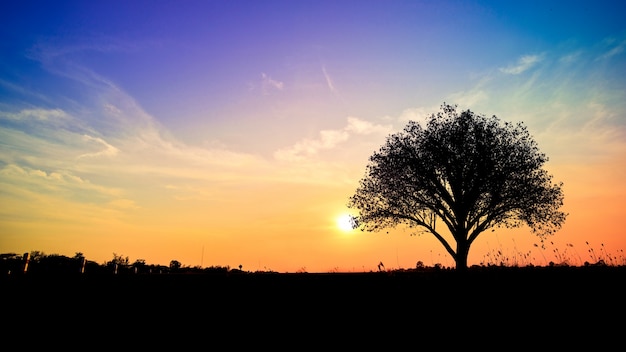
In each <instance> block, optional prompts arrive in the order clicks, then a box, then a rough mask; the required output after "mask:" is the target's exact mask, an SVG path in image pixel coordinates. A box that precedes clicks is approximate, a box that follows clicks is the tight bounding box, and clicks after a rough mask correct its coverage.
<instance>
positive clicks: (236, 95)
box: [0, 1, 626, 271]
mask: <svg viewBox="0 0 626 352" xmlns="http://www.w3.org/2000/svg"><path fill="white" fill-rule="evenodd" d="M1 7H2V11H0V20H1V21H2V23H3V26H2V28H1V29H0V50H1V52H2V55H1V56H0V141H1V142H0V184H1V185H2V187H3V189H4V191H3V192H1V193H0V201H1V203H2V204H3V207H2V208H0V232H1V233H2V234H1V235H0V236H2V237H0V251H2V252H14V251H15V252H21V251H29V250H41V251H44V252H50V253H61V254H67V255H73V253H74V252H77V251H80V252H84V253H85V254H86V256H87V257H88V258H89V257H93V258H96V260H98V261H103V260H108V259H111V258H112V253H113V252H116V253H117V254H120V253H123V254H127V255H129V256H131V257H139V258H143V259H146V260H147V261H148V262H161V263H165V264H167V263H168V262H169V260H170V259H177V260H179V261H181V262H182V263H184V264H187V263H188V264H190V265H194V264H198V263H197V258H198V256H199V255H198V252H199V249H198V248H201V247H207V248H213V249H212V252H211V255H209V254H208V253H207V254H206V255H205V256H204V257H205V258H213V260H215V262H214V263H211V264H219V265H231V266H237V265H238V264H239V263H240V262H245V261H247V262H246V263H247V264H246V265H247V267H255V266H256V267H265V266H271V267H273V268H280V269H281V270H286V271H294V270H297V269H299V268H302V267H306V268H308V269H307V270H312V271H315V270H318V271H324V270H328V269H329V268H334V267H340V268H342V269H346V270H347V269H350V268H361V267H365V266H367V267H368V268H369V267H374V266H375V265H376V264H377V263H378V261H379V259H377V258H380V257H385V256H391V259H389V260H396V258H397V257H398V256H397V255H396V253H394V252H395V251H397V247H398V246H400V248H403V249H404V250H405V252H404V253H403V254H402V255H401V256H400V257H401V258H403V259H402V260H397V262H398V265H399V266H412V265H413V264H414V262H415V261H416V260H417V259H418V258H424V257H427V256H432V252H431V251H432V250H437V251H440V250H441V249H440V248H439V247H438V245H437V244H436V243H432V242H428V240H427V239H423V238H421V237H420V238H419V239H417V240H416V238H415V237H413V236H408V235H407V234H406V232H403V231H401V230H399V232H398V235H397V239H394V240H392V241H389V240H385V239H381V238H380V237H381V236H378V237H376V235H371V234H367V235H365V234H359V235H356V234H349V235H350V236H346V234H342V233H338V231H336V229H334V225H333V221H334V220H333V219H334V218H335V217H336V216H338V215H340V214H341V213H342V212H344V211H345V210H344V208H343V206H344V205H345V203H346V201H347V197H348V196H349V195H350V194H351V192H352V191H354V189H355V187H356V186H357V184H358V179H359V178H360V177H361V176H362V175H363V172H364V170H365V165H366V163H367V158H368V156H369V155H370V154H371V153H372V152H373V151H375V150H376V149H378V147H380V146H381V145H382V144H383V143H384V139H385V137H386V135H388V134H389V133H393V132H395V131H399V130H401V129H402V127H403V126H404V124H405V123H406V122H407V121H408V120H409V119H417V120H420V119H423V118H424V117H425V116H427V115H428V114H431V113H435V112H437V111H438V109H439V106H440V105H441V104H442V103H443V102H444V101H445V102H447V103H453V104H458V105H459V107H461V108H469V109H471V110H472V111H475V112H478V113H483V114H486V115H494V114H495V115H497V116H498V117H500V118H501V119H503V120H507V121H514V122H517V121H523V122H524V123H525V124H526V125H527V126H528V127H529V130H530V132H531V134H532V135H533V136H534V137H535V138H536V139H537V141H538V143H539V146H540V148H541V149H542V151H544V152H545V153H546V154H547V155H548V156H549V158H550V163H549V165H548V168H549V169H550V171H551V172H552V173H553V175H554V177H555V179H556V180H557V181H558V180H562V181H564V183H565V195H566V207H567V208H568V210H569V212H570V214H571V215H570V217H569V219H568V224H567V225H566V226H565V227H564V228H563V230H562V231H561V233H559V234H558V235H557V237H555V239H558V242H559V243H562V244H565V243H576V244H582V243H585V242H586V241H593V243H597V244H600V243H606V244H607V246H608V245H610V248H611V249H612V250H613V251H619V250H620V249H621V248H623V247H624V246H625V245H626V240H625V239H624V234H623V232H622V230H621V229H623V228H624V225H625V224H624V220H622V219H623V218H624V217H623V209H624V202H623V200H622V199H623V196H624V195H626V190H625V188H624V186H623V184H622V183H623V181H622V180H623V177H624V176H626V175H625V173H626V171H625V170H624V160H626V143H625V142H626V139H625V138H624V137H625V136H624V128H625V124H626V115H625V113H626V106H625V105H626V99H625V98H626V84H625V81H624V80H623V77H626V65H625V63H626V61H625V53H624V49H625V46H626V26H625V25H624V23H623V18H622V17H623V16H622V14H623V13H624V7H625V6H624V5H623V4H621V3H619V2H614V1H594V2H590V1H568V2H550V1H541V2H540V1H536V2H533V1H530V2H523V3H519V2H501V1H493V2H490V1H76V2H72V1H61V2H38V1H22V2H15V3H9V4H3V5H1ZM59 209H63V211H59ZM598 218H601V219H603V220H598ZM592 219H593V220H592ZM592 223H593V224H592ZM598 229H601V231H600V230H598ZM597 232H599V233H601V234H596V233H597ZM86 233H90V234H86ZM590 233H594V235H593V236H591V235H590ZM500 236H501V237H502V238H506V240H504V239H501V238H500V237H498V240H495V239H494V238H493V237H491V238H490V239H489V237H488V236H485V237H486V238H487V239H486V240H485V242H482V243H481V244H477V247H479V248H477V249H475V252H476V254H475V255H474V257H472V256H471V255H470V259H472V258H473V259H474V261H480V260H481V259H482V258H484V257H483V256H484V253H485V252H487V251H489V249H488V248H493V244H494V242H499V241H500V240H502V242H506V246H507V247H508V248H510V247H511V243H510V242H509V237H510V236H508V235H505V234H502V235H500ZM519 236H520V238H527V237H529V236H530V235H529V234H526V233H522V234H519ZM559 236H560V237H559ZM590 236H591V237H590ZM596 236H600V238H596ZM346 237H348V238H349V239H346ZM516 238H517V237H516ZM487 241H491V242H490V243H491V247H489V246H488V244H489V243H487ZM533 241H536V240H535V239H532V238H531V239H528V240H526V242H525V244H524V245H526V246H528V247H529V248H531V250H532V244H533ZM147 243H150V244H147ZM390 243H391V244H390ZM518 243H519V242H518ZM394 246H395V247H396V250H395V251H394V248H393V247H394ZM520 246H522V244H520ZM207 251H208V249H207ZM251 258H252V259H251ZM320 258H324V259H320ZM422 260H423V261H424V262H427V260H424V259H422ZM259 263H266V264H259ZM203 264H204V265H207V264H209V263H207V262H205V263H203ZM427 264H428V263H427Z"/></svg>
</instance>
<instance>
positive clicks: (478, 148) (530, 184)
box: [348, 103, 567, 270]
mask: <svg viewBox="0 0 626 352" xmlns="http://www.w3.org/2000/svg"><path fill="white" fill-rule="evenodd" d="M547 161H548V158H547V157H546V155H545V154H543V153H541V152H539V149H538V147H537V143H536V142H535V141H534V140H533V138H532V137H531V136H530V134H529V132H528V130H527V128H526V127H525V126H524V125H523V124H522V123H517V124H512V123H509V122H502V121H501V120H500V119H499V118H498V117H496V116H492V117H490V118H488V117H485V116H484V115H479V114H476V113H474V112H472V111H470V110H466V111H461V112H457V107H456V106H451V105H447V104H445V103H444V104H443V105H442V106H441V111H440V112H438V113H436V114H432V115H431V116H430V117H429V118H428V119H427V122H426V126H425V127H422V125H420V124H419V123H418V122H415V121H410V122H409V123H408V124H407V125H406V127H405V128H404V130H403V131H401V132H399V133H396V134H392V135H390V136H389V137H388V138H387V141H386V143H385V144H384V145H383V146H382V147H381V148H380V150H379V151H378V152H375V153H374V154H373V155H372V156H371V157H370V159H369V164H368V165H367V168H366V173H365V176H364V177H363V178H362V179H361V181H360V184H359V187H358V188H357V190H356V191H355V193H354V195H352V196H351V197H350V199H349V202H348V206H349V207H350V208H354V209H357V210H358V211H359V215H358V217H357V218H356V220H357V225H358V226H359V227H361V228H362V230H364V231H379V230H382V229H383V228H389V227H396V226H398V225H406V226H408V227H413V228H414V227H419V228H420V229H421V230H424V231H426V232H428V233H431V234H432V235H434V236H435V237H436V238H437V239H438V240H439V241H440V242H441V244H442V245H443V246H444V247H445V249H446V250H447V251H448V253H450V255H451V256H452V257H453V259H454V260H455V262H456V267H457V269H461V270H464V269H467V257H468V254H469V249H470V246H471V244H472V243H473V242H474V241H475V240H476V238H477V237H478V235H480V234H481V233H483V232H484V231H485V230H487V229H490V228H495V227H501V226H505V227H509V228H511V227H519V226H521V225H524V224H525V225H528V227H529V228H530V229H531V230H532V231H533V232H534V233H535V234H537V235H539V236H546V235H549V234H553V233H554V232H556V231H557V230H558V229H560V227H561V225H562V223H563V222H564V221H565V218H566V215H567V214H565V213H563V212H562V211H560V210H559V209H560V207H561V206H562V205H563V198H564V197H563V192H562V189H561V188H562V183H553V182H552V176H551V175H549V174H548V173H547V171H545V170H544V169H543V168H542V167H543V165H544V164H545V163H546V162H547ZM438 222H439V223H443V224H445V228H447V229H448V230H449V232H450V234H451V235H452V238H453V239H454V241H455V242H456V248H453V247H452V245H453V243H452V242H448V240H446V238H445V236H444V235H443V233H442V232H440V231H441V229H440V228H437V227H436V224H437V223H438Z"/></svg>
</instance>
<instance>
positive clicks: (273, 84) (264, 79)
mask: <svg viewBox="0 0 626 352" xmlns="http://www.w3.org/2000/svg"><path fill="white" fill-rule="evenodd" d="M283 87H284V83H283V82H281V81H276V80H274V79H272V78H271V77H270V76H268V75H266V74H265V73H261V89H262V91H263V94H270V93H271V91H272V90H283Z"/></svg>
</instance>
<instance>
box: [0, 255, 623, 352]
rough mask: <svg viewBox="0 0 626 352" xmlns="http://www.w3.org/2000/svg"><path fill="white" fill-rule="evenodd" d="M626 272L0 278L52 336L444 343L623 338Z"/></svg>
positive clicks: (8, 301) (29, 317)
mask: <svg viewBox="0 0 626 352" xmlns="http://www.w3.org/2000/svg"><path fill="white" fill-rule="evenodd" d="M625 279H626V267H622V266H619V267H610V266H602V267H594V266H589V267H533V268H511V267H493V268H473V269H470V270H469V272H468V273H466V274H463V275H461V274H459V273H457V272H455V271H453V270H428V271H422V272H420V271H398V272H372V273H328V274H311V273H301V274H282V273H243V272H240V273H235V274H233V273H217V274H145V275H142V274H136V275H129V274H127V275H85V274H83V275H56V276H55V275H28V274H25V275H13V276H8V275H7V276H4V277H3V278H2V281H1V283H2V292H3V297H4V298H3V302H5V306H6V307H7V308H9V309H8V311H11V312H12V313H11V315H10V316H11V317H12V318H11V321H13V322H14V323H15V324H16V325H15V326H22V327H24V328H26V329H30V330H32V331H37V330H38V329H41V330H40V331H39V333H40V334H41V333H50V332H51V331H54V332H55V333H54V334H53V335H54V336H56V337H57V338H58V337H59V336H66V334H67V332H71V333H78V334H79V335H82V334H89V335H92V334H93V333H95V332H97V334H96V336H101V335H102V334H104V335H106V336H108V337H107V338H106V339H105V340H106V341H103V342H106V343H111V342H113V341H117V343H118V344H120V345H123V344H125V343H126V342H123V341H125V340H123V339H122V340H120V339H121V337H123V336H126V338H131V340H129V341H136V340H137V339H138V336H142V335H141V334H149V335H150V336H154V337H160V338H164V339H166V340H167V339H171V338H174V337H176V338H181V337H182V336H187V339H189V340H196V339H198V338H200V337H202V336H203V337H207V338H208V336H212V338H226V336H231V335H233V334H234V335H235V336H241V338H243V337H245V336H258V335H261V336H263V337H264V338H265V339H267V338H270V337H271V336H274V338H276V337H277V336H282V335H283V334H289V335H293V336H301V335H304V336H309V338H312V336H317V337H316V339H317V340H318V342H321V341H322V340H326V339H328V338H329V337H330V336H337V339H340V340H345V339H347V338H349V337H350V336H353V337H354V338H356V339H357V340H356V341H354V343H356V344H360V343H364V342H365V341H367V340H363V339H369V338H372V339H376V340H378V339H381V338H391V339H395V340H394V341H396V340H398V339H402V340H404V339H408V340H413V339H414V338H415V339H417V338H421V339H427V340H432V339H435V340H436V339H439V338H443V340H442V341H441V342H442V343H445V342H448V343H449V342H450V341H446V340H445V336H447V334H450V336H449V337H450V338H452V337H453V336H455V335H458V334H459V333H461V334H462V335H463V336H464V335H466V334H467V335H468V336H469V335H474V334H475V335H476V336H475V338H480V339H483V338H485V336H491V337H492V338H496V337H497V336H500V338H504V337H505V336H508V337H509V338H511V337H512V336H513V337H514V338H515V339H516V342H515V344H520V346H521V345H526V344H529V345H531V344H536V343H539V342H540V341H543V342H541V343H542V344H544V345H545V344H546V343H548V344H549V345H550V344H552V345H554V346H555V347H558V346H556V344H557V343H558V344H559V346H560V348H563V347H564V346H567V344H568V343H573V342H574V341H576V345H577V346H579V347H580V346H591V344H593V346H594V347H593V348H594V350H595V349H596V348H597V347H598V346H602V345H605V344H611V343H613V341H618V338H619V341H620V342H619V343H620V344H621V343H622V342H621V337H620V336H621V335H622V334H623V331H624V330H623V329H624V327H625V322H624V319H625V318H626V315H625V313H626V309H625V308H626V294H625V293H626V290H625V289H624V288H623V286H624V283H625ZM33 323H36V325H34V324H33ZM42 324H43V325H42ZM6 331H10V330H6V329H5V332H6ZM470 332H471V334H470ZM407 333H409V335H407ZM435 333H436V334H438V335H433V334H435ZM137 334H139V335H137ZM224 334H226V335H224ZM442 334H443V335H442ZM396 335H398V336H396ZM7 336H11V334H8V335H7ZM394 336H395V337H394ZM435 336H437V338H435ZM230 338H231V337H229V339H230ZM572 339H573V340H572ZM185 341H187V340H185ZM246 341H248V340H245V339H244V340H241V341H240V340H239V339H238V338H234V339H233V340H232V341H231V343H233V344H235V345H233V346H236V345H237V344H238V343H244V342H246ZM280 341H281V342H284V341H283V340H280ZM338 341H339V340H338ZM154 342H155V341H154V340H150V343H154ZM248 342H250V341H248ZM344 342H345V341H344ZM415 342H416V341H413V343H415ZM457 342H459V341H457ZM477 342H478V340H468V341H467V343H472V344H473V343H477ZM531 342H532V343H531ZM144 343H147V342H144ZM259 343H260V341H259ZM144 347H145V345H144ZM509 347H511V346H509ZM530 347H531V346H529V348H530ZM535 347H536V346H535ZM229 349H231V348H229ZM296 349H299V348H296Z"/></svg>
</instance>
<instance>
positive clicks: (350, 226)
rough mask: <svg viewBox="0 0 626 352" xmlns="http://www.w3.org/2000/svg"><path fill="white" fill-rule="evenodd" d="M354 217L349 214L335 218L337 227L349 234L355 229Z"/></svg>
mask: <svg viewBox="0 0 626 352" xmlns="http://www.w3.org/2000/svg"><path fill="white" fill-rule="evenodd" d="M354 225H355V223H354V217H353V216H352V215H350V214H343V215H340V216H339V217H337V227H338V228H339V229H340V230H341V231H344V232H349V231H352V230H354V228H355V226H354Z"/></svg>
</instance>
